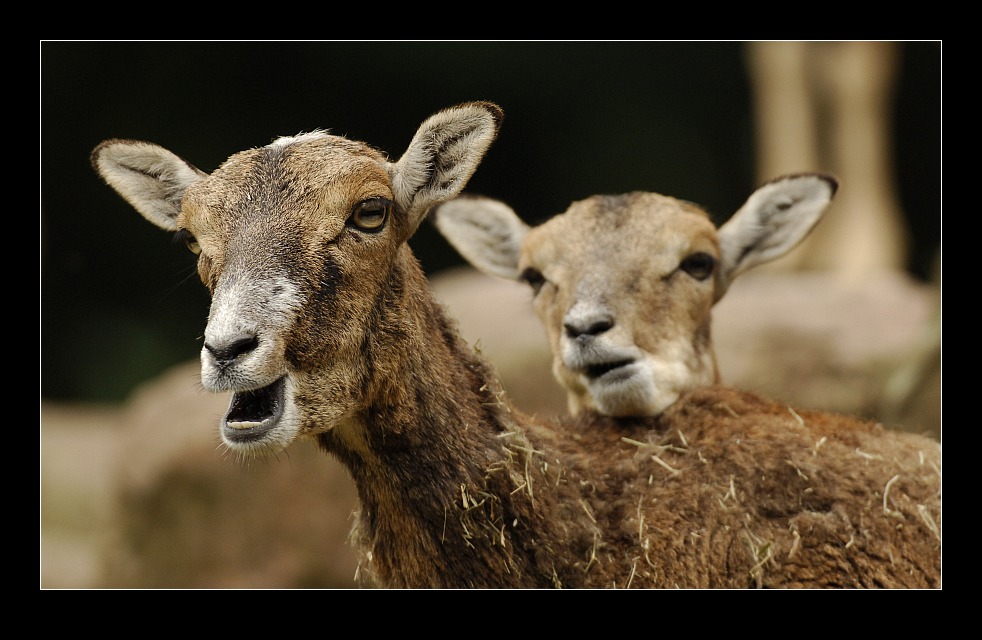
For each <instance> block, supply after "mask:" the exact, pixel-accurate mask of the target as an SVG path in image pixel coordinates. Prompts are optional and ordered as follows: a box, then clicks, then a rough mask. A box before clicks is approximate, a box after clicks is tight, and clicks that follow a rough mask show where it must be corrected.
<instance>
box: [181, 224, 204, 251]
mask: <svg viewBox="0 0 982 640" xmlns="http://www.w3.org/2000/svg"><path fill="white" fill-rule="evenodd" d="M175 240H177V241H178V242H180V243H183V244H184V246H186V247H187V248H188V250H189V251H190V252H191V253H193V254H194V255H199V254H200V253H201V245H199V244H198V239H197V238H195V237H194V236H193V235H191V232H190V231H188V230H187V229H180V230H179V231H178V232H177V233H176V234H175Z"/></svg>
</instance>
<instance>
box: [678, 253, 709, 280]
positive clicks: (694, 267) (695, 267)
mask: <svg viewBox="0 0 982 640" xmlns="http://www.w3.org/2000/svg"><path fill="white" fill-rule="evenodd" d="M715 267H716V258H714V257H713V256H711V255H709V254H708V253H702V252H699V253H693V254H692V255H691V256H688V257H686V258H685V259H684V260H683V261H682V263H681V264H679V268H680V269H682V271H685V272H686V273H688V274H689V275H690V276H692V277H693V278H695V279H696V280H705V279H706V278H708V277H709V276H711V275H712V274H713V269H714V268H715Z"/></svg>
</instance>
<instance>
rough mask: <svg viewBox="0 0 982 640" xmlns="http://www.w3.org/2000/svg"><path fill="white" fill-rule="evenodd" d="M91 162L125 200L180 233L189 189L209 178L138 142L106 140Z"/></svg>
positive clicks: (201, 172) (159, 150) (160, 224)
mask: <svg viewBox="0 0 982 640" xmlns="http://www.w3.org/2000/svg"><path fill="white" fill-rule="evenodd" d="M91 161H92V166H93V167H94V168H95V170H96V171H97V172H98V173H99V175H100V176H102V179H103V180H105V181H106V183H107V184H108V185H109V186H110V187H112V188H113V189H115V190H116V192H117V193H119V195H121V196H123V199H125V200H126V201H127V202H129V203H130V204H131V205H133V207H134V208H135V209H136V210H137V211H139V212H140V214H141V215H142V216H143V217H144V218H146V219H147V220H149V221H150V222H152V223H153V224H155V225H157V226H158V227H160V228H161V229H165V230H168V231H176V230H177V222H176V220H177V215H178V214H179V213H180V211H181V198H182V197H183V196H184V192H185V191H186V190H187V188H188V186H190V185H191V184H193V183H195V182H197V181H198V180H200V179H202V178H203V177H205V176H206V175H207V174H205V173H204V172H203V171H201V170H199V169H197V168H196V167H194V166H193V165H191V164H190V163H188V162H186V161H185V160H183V159H182V158H180V157H178V156H176V155H174V154H173V153H171V152H170V151H168V150H166V149H164V148H163V147H159V146H157V145H155V144H150V143H149V142H137V141H134V140H106V141H105V142H103V143H102V144H100V145H99V146H97V147H96V148H95V149H94V150H93V151H92V155H91Z"/></svg>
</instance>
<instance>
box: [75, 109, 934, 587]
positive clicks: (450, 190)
mask: <svg viewBox="0 0 982 640" xmlns="http://www.w3.org/2000/svg"><path fill="white" fill-rule="evenodd" d="M501 118H502V113H501V111H500V109H499V108H498V107H497V106H496V105H493V104H490V103H468V104H463V105H458V106H456V107H452V108H449V109H445V110H443V111H441V112H438V113H437V114H434V115H433V116H431V117H430V118H428V119H427V120H425V121H424V122H423V124H422V125H421V126H420V128H419V130H418V131H417V134H416V136H415V137H414V138H413V140H412V141H411V142H410V145H409V147H408V149H407V150H406V152H405V153H404V154H403V155H402V157H401V158H400V159H399V160H398V161H395V162H391V161H389V160H388V159H387V158H386V157H385V156H384V155H383V154H381V153H380V152H378V151H376V150H374V149H372V148H370V147H369V146H368V145H365V144H363V143H359V142H354V141H351V140H347V139H345V138H342V137H338V136H333V135H328V134H326V133H323V132H316V133H313V134H306V135H301V136H296V137H292V138H285V139H279V140H277V141H274V142H273V143H272V144H270V145H267V146H266V147H262V148H257V149H252V150H248V151H244V152H242V153H239V154H236V155H234V156H232V157H231V158H230V159H229V160H228V161H226V163H224V164H223V165H222V166H221V167H219V168H218V169H217V170H215V171H214V172H212V173H210V174H207V173H205V172H202V171H200V170H198V169H196V168H194V167H193V166H192V165H190V164H189V163H187V162H186V161H184V160H182V159H181V158H180V157H178V156H176V155H174V154H173V153H171V152H169V151H167V150H165V149H162V148H160V147H158V146H156V145H152V144H149V143H144V142H135V141H125V140H109V141H106V142H104V143H103V144H101V145H99V146H98V147H97V148H96V149H95V150H94V151H93V155H92V161H93V164H94V166H95V168H96V170H97V171H98V173H99V174H100V175H101V176H102V177H103V178H104V179H105V180H106V182H107V183H108V184H109V185H110V186H112V187H113V188H114V189H116V190H117V192H119V193H120V194H121V195H122V196H123V197H124V198H125V199H126V200H127V201H128V202H130V204H131V205H133V206H134V207H135V208H136V209H137V210H138V211H139V212H140V213H141V214H142V215H143V216H144V217H145V218H147V219H148V220H149V221H150V222H152V223H154V224H156V225H157V226H159V227H161V228H163V229H166V230H170V231H173V232H176V233H177V234H178V236H179V237H180V238H181V239H183V240H184V241H185V242H186V243H187V244H188V246H189V248H191V250H192V251H194V252H195V253H196V254H197V255H198V258H197V259H198V271H199V274H200V276H201V280H202V282H203V283H204V284H205V285H206V286H207V287H208V288H209V290H210V291H211V294H212V303H211V309H210V311H209V316H208V322H207V325H206V327H205V331H204V344H203V347H202V350H201V363H202V384H203V385H204V387H205V388H206V389H208V390H210V391H231V392H232V399H231V402H230V405H229V409H228V412H227V413H226V415H225V416H224V418H222V420H221V424H220V433H221V437H222V442H223V443H224V445H225V447H227V448H228V449H229V450H230V451H232V452H234V453H236V454H238V455H241V456H243V457H254V456H270V455H274V454H275V453H277V452H279V451H281V450H282V449H284V448H286V447H288V446H289V445H290V443H291V442H293V441H294V440H296V439H297V438H314V439H316V440H317V442H318V443H319V444H320V445H321V447H322V448H323V449H324V450H325V451H327V452H329V453H330V454H331V455H333V456H335V457H336V458H337V459H338V460H340V461H341V462H342V463H343V465H344V466H345V468H346V469H347V470H348V471H349V472H350V474H351V476H352V478H353V480H354V482H355V485H356V487H357V490H358V494H359V498H360V511H359V514H358V516H357V518H356V523H355V527H354V530H353V535H352V540H353V543H354V546H355V549H356V551H357V552H358V554H359V559H360V566H359V571H358V575H357V579H358V580H359V581H360V582H362V583H363V584H366V585H370V586H380V587H417V588H437V587H567V588H586V587H677V586H681V587H753V586H767V587H782V586H787V587H799V586H814V587H825V586H883V587H936V586H940V542H939V535H938V534H939V529H938V525H939V523H940V473H939V465H940V446H939V445H938V444H937V443H935V442H932V441H930V440H927V439H924V438H919V437H916V436H909V435H908V436H899V435H896V434H888V433H884V432H882V430H880V429H878V428H877V427H874V426H872V425H866V424H861V423H856V422H855V421H853V420H851V419H848V418H822V419H823V420H826V419H834V420H837V421H838V422H837V423H836V424H835V425H833V426H819V425H820V421H819V420H818V419H817V418H816V419H812V418H811V417H810V416H800V417H801V418H803V419H802V420H799V416H797V415H795V413H794V412H793V411H791V410H788V411H784V408H782V407H779V406H775V405H773V404H771V403H769V402H766V401H763V400H759V399H755V398H754V397H752V396H749V395H745V394H737V393H736V392H732V391H728V390H725V389H712V390H704V391H699V392H695V393H693V394H692V395H691V396H689V397H686V398H683V399H682V400H680V401H679V402H678V403H676V404H675V405H673V407H672V408H671V409H670V410H669V411H666V412H665V413H664V414H663V415H662V416H659V417H657V418H640V419H626V420H616V419H613V418H609V417H604V416H599V415H591V416H587V417H583V418H581V419H580V421H572V422H570V423H568V424H553V423H550V422H547V421H544V420H539V419H533V418H532V417H530V416H527V415H525V414H524V413H522V412H521V411H520V410H518V409H517V408H515V407H514V406H512V405H511V403H510V402H509V401H508V399H507V398H506V397H505V395H504V393H503V391H502V389H501V387H500V384H499V383H498V381H497V378H496V377H495V375H494V372H493V370H492V369H491V367H490V366H489V365H488V364H487V363H486V362H485V361H483V360H482V359H481V358H480V357H479V356H477V355H476V354H475V353H474V351H473V350H472V349H471V348H470V347H469V346H468V345H466V344H465V343H464V342H463V340H462V339H461V338H460V337H459V335H458V333H457V331H456V327H455V325H454V323H453V321H452V320H451V319H449V318H448V317H447V316H446V314H445V312H444V310H443V308H442V307H441V306H440V305H439V304H438V303H437V302H436V301H435V299H434V297H433V295H432V294H431V292H430V289H429V287H428V285H427V282H426V279H425V277H424V275H423V272H422V270H421V268H420V266H419V264H418V262H417V261H416V259H415V257H414V256H413V255H412V252H411V251H410V249H409V247H408V244H407V242H408V240H409V238H410V237H411V236H412V234H413V232H414V231H415V229H416V228H417V227H418V225H419V223H420V222H421V221H422V220H423V218H424V217H425V215H426V213H427V211H428V210H429V209H430V208H431V207H433V206H434V205H436V204H439V203H440V202H444V201H446V200H448V199H450V198H452V197H454V196H455V195H457V194H458V193H459V192H460V190H461V189H462V188H463V187H464V184H465V183H466V182H467V180H468V179H469V177H470V175H471V174H472V172H473V171H474V169H475V168H476V167H477V165H478V164H479V162H480V160H481V158H482V157H483V155H484V153H485V151H486V150H487V148H488V146H489V145H490V144H491V142H492V141H493V139H494V137H495V136H496V134H497V131H498V127H499V125H500V122H501ZM714 421H715V422H719V421H722V422H724V424H722V425H716V424H714ZM727 425H728V426H727ZM727 431H728V432H729V434H728V436H727V437H725V438H723V437H722V436H723V434H726V433H727ZM823 438H824V440H823ZM840 442H841V444H840ZM844 451H850V452H852V453H853V454H855V455H853V456H852V457H843V452H844ZM666 465H667V466H666ZM669 467H670V468H669ZM789 470H790V471H789ZM792 473H793V475H794V477H795V478H797V480H795V481H794V482H797V484H792V485H789V484H788V482H789V477H790V474H792ZM812 495H816V496H818V497H817V498H815V499H812V498H811V496H812Z"/></svg>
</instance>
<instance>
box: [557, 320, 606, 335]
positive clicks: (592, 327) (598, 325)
mask: <svg viewBox="0 0 982 640" xmlns="http://www.w3.org/2000/svg"><path fill="white" fill-rule="evenodd" d="M613 326H614V322H613V320H607V319H605V320H597V321H595V322H591V323H590V324H588V325H586V326H582V327H580V326H577V325H575V324H572V323H569V322H565V323H563V328H564V329H566V335H567V336H569V337H570V338H579V337H580V336H598V335H600V334H601V333H604V332H605V331H610V329H611V327H613Z"/></svg>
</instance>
